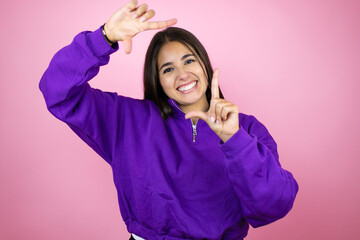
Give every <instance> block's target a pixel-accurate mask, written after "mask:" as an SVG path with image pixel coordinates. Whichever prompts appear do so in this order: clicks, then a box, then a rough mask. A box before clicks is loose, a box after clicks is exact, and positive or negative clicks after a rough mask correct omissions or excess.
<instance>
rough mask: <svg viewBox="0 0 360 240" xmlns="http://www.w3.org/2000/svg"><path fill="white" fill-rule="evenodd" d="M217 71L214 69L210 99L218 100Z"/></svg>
mask: <svg viewBox="0 0 360 240" xmlns="http://www.w3.org/2000/svg"><path fill="white" fill-rule="evenodd" d="M219 95H220V94H219V69H218V68H217V69H215V71H214V74H213V78H212V81H211V98H219Z"/></svg>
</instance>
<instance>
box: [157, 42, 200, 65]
mask: <svg viewBox="0 0 360 240" xmlns="http://www.w3.org/2000/svg"><path fill="white" fill-rule="evenodd" d="M189 48H190V47H188V46H186V45H185V44H183V43H181V42H178V41H171V42H167V43H165V44H164V45H163V46H162V47H161V48H160V51H159V55H158V63H159V64H161V63H164V62H173V61H177V60H180V59H181V57H183V56H184V55H187V54H194V52H193V51H191V50H190V49H189Z"/></svg>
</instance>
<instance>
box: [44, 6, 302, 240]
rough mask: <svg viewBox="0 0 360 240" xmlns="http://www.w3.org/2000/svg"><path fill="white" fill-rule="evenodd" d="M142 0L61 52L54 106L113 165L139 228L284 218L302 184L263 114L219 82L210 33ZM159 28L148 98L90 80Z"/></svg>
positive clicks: (208, 232)
mask: <svg viewBox="0 0 360 240" xmlns="http://www.w3.org/2000/svg"><path fill="white" fill-rule="evenodd" d="M153 16H154V11H153V10H147V5H145V4H142V5H139V6H138V4H137V1H136V0H132V1H130V2H129V3H128V4H126V5H125V6H123V7H122V8H121V9H120V10H118V11H117V12H116V13H115V14H114V15H113V16H112V17H111V18H110V19H109V20H108V21H107V22H106V24H105V25H104V26H102V27H101V28H99V29H98V30H96V31H94V32H82V33H80V34H78V35H77V36H76V37H75V38H74V41H73V42H72V43H71V44H70V45H69V46H66V47H64V48H63V49H61V50H60V51H59V52H57V53H56V54H55V56H54V57H53V59H52V61H51V63H50V65H49V67H48V69H47V70H46V72H45V73H44V75H43V77H42V79H41V81H40V84H39V87H40V90H41V91H42V93H43V95H44V98H45V101H46V104H47V107H48V109H49V111H50V112H51V113H52V114H53V115H54V116H55V117H57V118H59V119H60V120H61V121H63V122H65V123H66V124H68V125H69V126H70V128H71V129H72V130H73V131H74V132H75V133H76V134H77V135H78V136H79V137H80V138H82V139H83V140H84V141H85V142H86V143H87V144H88V145H89V146H90V147H92V148H93V149H94V150H95V151H96V152H97V153H98V154H99V155H100V156H101V157H102V158H104V159H105V160H106V161H107V162H108V163H109V164H110V165H111V167H112V170H113V175H114V182H115V186H116V189H117V191H118V201H119V206H120V211H121V215H122V217H123V220H124V221H125V224H126V226H127V229H128V231H129V232H130V233H133V235H132V236H131V239H134V238H135V239H148V240H151V239H171V240H180V239H214V240H215V239H243V238H244V237H245V236H246V235H247V232H248V228H249V224H250V225H252V226H253V227H259V226H262V225H265V224H269V223H271V222H273V221H275V220H277V219H279V218H282V217H284V216H285V215H286V214H287V213H288V212H289V211H290V209H291V208H292V205H293V202H294V199H295V196H296V194H297V191H298V185H297V183H296V181H295V180H294V178H293V176H292V174H291V173H290V172H288V171H286V170H284V169H283V168H281V165H280V163H279V156H278V153H277V145H276V143H275V141H274V140H273V138H272V137H271V135H270V134H269V132H268V131H267V129H266V128H265V126H264V125H262V124H261V123H260V122H259V121H258V120H257V119H256V118H255V117H253V116H249V115H246V114H243V113H239V112H238V108H237V106H236V105H234V104H232V103H231V102H229V101H227V100H225V99H224V98H223V96H222V93H221V91H220V89H219V87H218V78H219V71H218V70H215V72H213V70H212V67H211V64H210V60H209V58H208V55H207V53H206V51H205V49H204V47H203V46H202V44H201V43H200V42H199V41H198V40H197V39H196V37H195V36H194V35H192V34H191V33H190V32H188V31H186V30H184V29H180V28H174V27H171V26H172V25H174V24H175V23H176V20H175V19H173V20H169V21H161V22H148V20H149V19H150V18H152V17H153ZM166 27H168V28H167V29H165V30H163V31H161V32H158V33H157V34H156V35H155V36H154V38H153V40H152V41H151V43H150V46H149V48H148V51H147V53H146V59H145V66H144V90H145V93H144V99H143V100H137V99H133V98H128V97H124V96H119V95H117V94H116V93H110V92H103V91H101V90H98V89H93V88H91V87H90V85H89V84H88V83H87V82H88V81H89V80H90V79H92V78H93V77H95V75H96V74H97V73H98V72H99V68H100V66H102V65H105V64H107V63H108V62H109V56H110V54H112V53H114V52H116V51H117V50H118V43H117V42H118V41H122V42H123V45H124V49H125V52H126V53H130V52H131V49H132V44H131V43H132V42H131V39H132V38H133V37H134V36H135V35H136V34H137V33H139V32H141V31H145V30H149V29H161V28H166Z"/></svg>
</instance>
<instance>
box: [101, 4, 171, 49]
mask: <svg viewBox="0 0 360 240" xmlns="http://www.w3.org/2000/svg"><path fill="white" fill-rule="evenodd" d="M137 4H138V2H137V0H130V2H128V3H127V4H126V5H125V6H123V7H121V8H120V9H119V10H118V11H117V12H115V13H114V14H113V15H112V16H111V17H110V19H109V20H108V21H107V22H106V24H105V26H104V29H105V32H106V36H107V37H108V39H109V40H110V41H112V42H117V41H123V44H124V51H125V53H127V54H129V53H130V52H131V49H132V41H131V39H132V38H133V37H134V36H135V35H136V34H138V33H139V32H142V31H145V30H150V29H161V28H166V27H170V26H172V25H174V24H175V23H176V22H177V20H176V19H171V20H168V21H160V22H147V20H149V19H150V18H152V17H153V16H154V15H155V11H154V10H147V8H148V6H147V5H146V4H141V5H139V6H137Z"/></svg>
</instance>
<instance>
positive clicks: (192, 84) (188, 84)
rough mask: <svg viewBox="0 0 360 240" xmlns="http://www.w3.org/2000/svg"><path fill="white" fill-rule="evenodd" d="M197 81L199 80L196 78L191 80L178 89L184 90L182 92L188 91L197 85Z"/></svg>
mask: <svg viewBox="0 0 360 240" xmlns="http://www.w3.org/2000/svg"><path fill="white" fill-rule="evenodd" d="M197 83H198V81H196V80H194V81H191V82H189V83H187V84H183V85H181V86H179V87H178V88H177V90H178V91H180V92H182V93H186V92H188V91H189V90H192V89H193V88H194V87H195V86H197Z"/></svg>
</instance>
